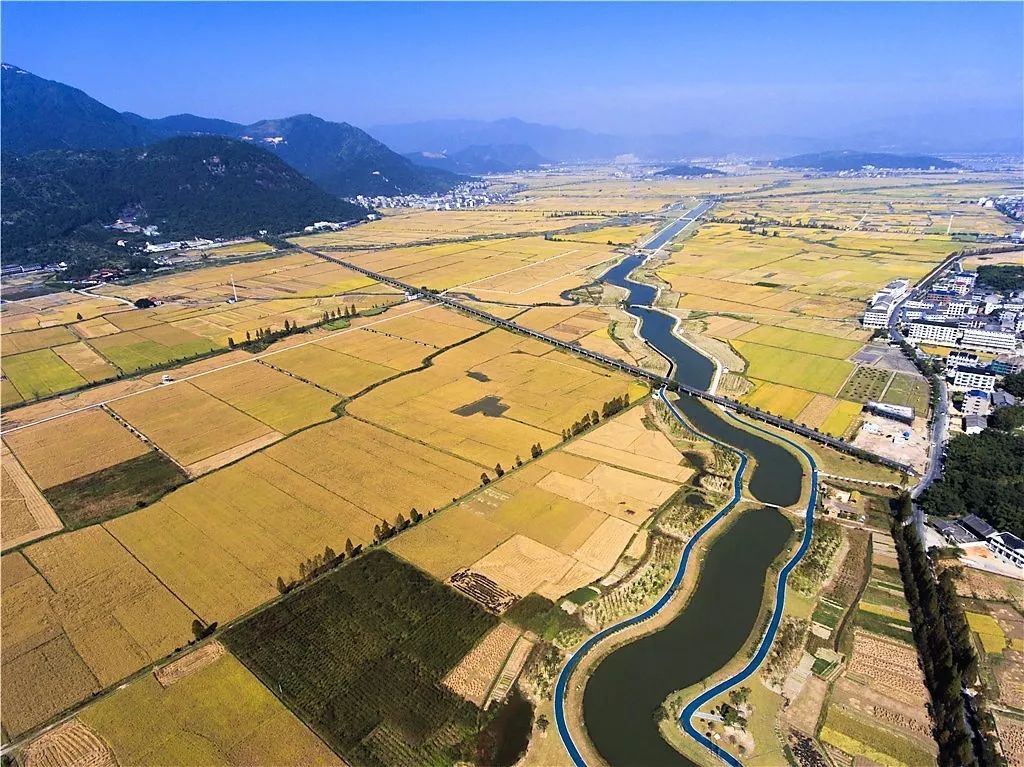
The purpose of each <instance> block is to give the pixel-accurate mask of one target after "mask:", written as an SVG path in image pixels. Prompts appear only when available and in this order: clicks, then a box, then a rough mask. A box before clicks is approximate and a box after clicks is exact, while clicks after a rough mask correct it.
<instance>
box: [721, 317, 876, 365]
mask: <svg viewBox="0 0 1024 767" xmlns="http://www.w3.org/2000/svg"><path fill="white" fill-rule="evenodd" d="M740 339H741V340H743V341H747V342H750V343H755V344H764V345H765V346H777V347H779V348H780V349H791V350H792V351H796V352H806V353H808V354H819V355H821V356H822V357H834V358H835V359H846V358H847V357H849V356H850V355H851V354H853V353H854V352H856V351H857V350H858V349H859V348H860V347H861V346H862V345H863V344H861V342H860V341H851V340H848V339H845V338H836V337H834V336H826V335H822V334H820V333H805V332H803V331H801V330H790V329H789V328H779V327H771V326H769V325H761V326H760V327H756V328H754V329H753V330H749V331H747V332H746V333H744V334H743V335H742V336H740Z"/></svg>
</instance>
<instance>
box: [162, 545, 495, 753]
mask: <svg viewBox="0 0 1024 767" xmlns="http://www.w3.org/2000/svg"><path fill="white" fill-rule="evenodd" d="M368 594H372V595H373V598H371V599H368V598H367V595H368ZM496 623H497V621H496V619H495V618H494V617H493V616H491V615H489V614H488V613H487V612H486V611H485V610H483V608H481V607H479V606H478V605H476V604H475V603H474V602H472V601H470V600H469V599H467V598H465V597H463V596H461V595H460V594H458V593H457V592H455V591H454V590H452V589H450V588H448V587H447V586H444V585H442V584H440V583H437V582H436V581H432V580H430V579H429V578H428V577H426V576H425V575H423V574H421V573H420V572H419V571H418V570H416V569H415V568H413V567H411V566H409V565H406V564H404V563H402V562H401V561H399V560H398V559H396V558H395V557H393V556H392V555H391V554H389V553H387V552H385V551H379V550H378V551H372V552H370V553H368V554H365V555H363V556H362V557H359V558H358V559H356V560H353V561H352V562H349V563H347V564H345V565H343V566H342V567H339V568H338V569H337V570H334V571H333V572H331V573H330V574H329V575H327V576H326V577H325V578H322V579H321V580H318V581H316V582H315V583H314V584H312V585H311V586H310V587H308V588H306V589H304V590H302V591H301V592H298V593H296V594H295V595H294V596H293V597H292V599H290V600H289V601H288V602H287V603H282V604H279V605H275V606H273V607H271V608H270V609H268V610H266V611H264V612H262V613H260V614H258V615H256V616H254V617H252V618H250V619H248V620H246V621H245V622H244V623H242V624H240V625H238V626H235V627H233V628H231V629H230V630H229V631H228V633H227V636H226V643H227V645H228V647H229V649H230V650H231V651H232V652H233V653H235V654H236V655H237V656H238V657H239V658H240V659H241V660H242V661H243V662H244V663H245V664H246V665H247V666H248V667H249V668H250V669H251V670H252V671H253V672H254V673H255V674H256V675H257V676H258V677H260V679H261V680H262V681H263V682H264V683H265V684H266V685H267V686H268V687H270V688H271V689H274V690H278V691H279V695H280V697H281V698H282V699H283V700H285V701H287V702H288V704H289V706H290V707H291V708H292V710H293V711H295V712H296V713H298V715H299V716H300V717H302V719H303V720H304V721H305V722H306V723H307V724H308V725H309V726H310V727H311V728H312V729H313V730H314V731H315V732H317V733H318V734H320V736H321V737H323V738H324V740H325V741H326V742H327V743H328V744H330V745H331V746H332V748H334V749H335V750H336V751H337V752H338V753H340V754H341V756H342V757H343V758H344V759H345V760H346V761H348V762H349V763H353V764H365V765H389V766H390V765H410V766H412V765H417V766H418V765H422V764H426V763H435V762H450V761H454V759H453V755H452V754H451V749H452V747H453V746H454V745H455V743H457V742H458V741H461V740H462V738H464V737H466V736H467V735H468V734H469V733H470V732H472V731H473V729H474V725H475V722H476V712H477V709H476V708H475V707H474V706H473V705H472V704H470V703H467V702H466V701H464V700H462V699H461V698H459V697H458V696H457V695H455V694H453V693H452V692H450V691H449V690H448V689H447V688H446V687H444V685H443V684H441V680H442V679H443V678H444V677H445V676H446V675H447V673H448V672H449V671H450V670H451V669H452V668H453V667H454V666H455V665H456V664H457V663H458V662H459V660H460V659H461V658H462V657H463V656H465V655H466V653H467V652H469V651H470V650H471V649H472V648H473V646H474V645H476V644H477V642H478V641H479V640H480V638H481V637H483V636H484V634H486V633H487V631H488V630H489V629H491V628H492V627H493V626H495V625H496ZM353 648H358V650H359V651H358V652H353V651H352V650H353ZM382 679H386V680H388V683H387V684H382V683H381V680H382ZM179 686H180V684H179V685H175V686H174V687H172V688H169V689H172V690H173V689H176V688H177V687H179Z"/></svg>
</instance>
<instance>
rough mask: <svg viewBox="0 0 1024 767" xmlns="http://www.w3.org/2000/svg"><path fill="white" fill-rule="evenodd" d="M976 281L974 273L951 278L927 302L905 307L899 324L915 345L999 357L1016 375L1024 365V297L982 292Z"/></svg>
mask: <svg viewBox="0 0 1024 767" xmlns="http://www.w3.org/2000/svg"><path fill="white" fill-rule="evenodd" d="M976 281H977V274H976V273H974V272H967V271H954V272H950V273H949V274H947V275H946V276H945V277H943V278H942V279H940V280H938V281H936V282H935V283H934V284H933V285H932V286H931V287H930V288H929V289H928V292H927V293H925V294H924V295H923V296H920V297H919V298H916V299H914V300H911V301H905V302H904V303H903V305H902V307H901V309H900V312H901V316H900V317H899V318H898V319H899V320H900V321H901V322H902V323H903V324H904V325H906V326H907V328H908V330H907V338H908V339H909V340H910V341H911V342H914V343H918V344H930V345H933V346H948V347H954V348H958V349H966V350H972V351H980V352H988V353H994V354H996V355H1000V357H1001V359H1000V364H1001V365H1003V366H1004V367H1006V368H1007V369H1006V370H1005V371H1004V372H1002V373H1000V374H1001V375H1005V374H1006V373H1007V372H1015V371H1014V370H1013V369H1012V368H1014V367H1017V366H1018V365H1019V364H1021V363H1019V362H1017V361H1015V358H1017V356H1018V353H1019V352H1020V351H1021V349H1022V334H1024V291H1017V292H1016V293H1013V294H1011V295H1009V296H1006V295H1003V294H1001V293H998V292H995V291H993V290H987V289H982V288H978V287H977V286H976V284H975V283H976ZM951 357H952V355H951ZM1021 362H1024V360H1022V361H1021ZM961 367H964V368H966V367H968V365H961ZM965 374H966V372H965ZM972 385H973V384H963V386H962V387H961V388H964V387H966V386H972Z"/></svg>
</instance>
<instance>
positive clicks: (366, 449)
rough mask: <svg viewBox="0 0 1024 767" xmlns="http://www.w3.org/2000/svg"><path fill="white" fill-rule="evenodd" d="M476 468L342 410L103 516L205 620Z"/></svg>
mask: <svg viewBox="0 0 1024 767" xmlns="http://www.w3.org/2000/svg"><path fill="white" fill-rule="evenodd" d="M479 474H480V472H479V467H476V466H474V465H472V464H469V463H466V462H464V461H461V460H459V459H457V458H454V457H452V456H449V455H446V454H444V453H442V452H439V451H437V450H435V449H434V448H431V447H428V446H426V445H422V444H419V443H416V442H411V441H409V440H406V439H403V438H402V437H399V436H397V435H394V434H391V433H389V432H385V431H381V430H380V429H377V428H376V427H374V426H371V425H369V424H365V423H362V422H360V421H357V420H355V419H353V418H349V417H345V418H341V419H339V420H337V421H332V422H330V423H327V424H324V425H321V426H316V427H314V428H311V429H307V430H305V431H303V432H301V433H299V434H297V435H295V436H293V437H291V438H290V439H287V440H285V441H283V442H281V443H279V444H277V445H275V446H273V447H271V448H269V449H267V450H264V451H262V452H260V453H257V454H255V455H252V456H250V457H248V458H245V459H243V460H241V461H239V462H237V463H235V464H233V465H232V466H230V467H227V468H225V469H222V470H220V471H217V472H214V473H212V474H210V475H208V476H206V477H203V478H201V479H199V480H197V481H196V482H193V483H191V484H189V485H186V486H184V487H182V488H179V489H178V490H175V491H174V492H172V493H170V494H168V495H166V496H164V498H163V499H162V500H160V501H159V502H157V503H155V504H153V505H152V506H149V507H147V508H145V509H142V510H140V511H137V512H134V513H132V514H128V515H125V516H123V517H120V518H118V519H116V520H113V521H111V522H108V523H106V525H105V526H106V527H107V528H108V529H109V530H110V531H111V532H112V533H113V534H114V535H116V536H117V538H118V539H119V540H120V541H121V542H122V543H123V545H124V546H125V547H126V548H127V549H128V550H129V551H130V552H131V553H132V555H133V556H135V557H136V558H137V559H138V560H139V561H140V562H142V563H143V564H145V566H146V567H147V568H148V569H149V570H150V571H151V572H153V573H154V574H156V575H157V576H158V577H159V578H160V579H161V581H162V582H163V583H165V584H167V585H168V587H169V588H170V589H171V590H172V591H173V592H174V593H175V594H176V595H177V596H178V597H179V598H180V599H181V600H182V601H183V602H184V603H185V604H187V605H188V606H189V607H190V608H191V609H192V610H193V611H195V612H196V613H197V614H199V615H201V616H202V617H203V618H204V619H205V620H208V621H214V620H216V621H225V620H229V619H230V618H233V617H236V616H237V615H240V614H241V613H244V612H246V611H248V610H251V609H252V608H254V607H256V606H257V605H259V604H260V603H262V602H264V601H266V600H267V599H269V598H271V597H272V596H273V595H274V594H276V593H277V591H276V585H275V584H276V581H277V578H278V577H282V578H284V579H285V580H286V581H287V580H292V579H294V578H296V577H297V576H298V574H299V573H298V567H299V564H300V563H303V562H305V561H306V560H308V559H309V558H310V557H312V556H313V555H315V554H318V553H322V552H323V550H324V547H325V546H331V547H332V548H333V549H334V550H335V551H344V549H345V543H346V540H347V539H351V541H352V542H353V544H360V543H363V544H366V543H370V542H372V539H373V528H374V527H375V525H377V524H378V523H379V522H380V521H381V520H383V519H387V520H389V521H390V522H392V523H393V522H394V519H395V516H396V515H397V514H398V513H399V512H402V513H404V514H405V516H406V518H408V517H409V514H410V510H411V509H412V508H414V507H415V508H418V509H422V510H424V511H429V510H430V509H431V508H434V507H440V506H443V505H446V504H447V503H450V502H451V500H452V499H453V498H455V497H458V496H461V495H463V494H464V493H465V492H467V491H468V490H470V489H472V488H473V487H475V486H476V485H477V484H478V483H479Z"/></svg>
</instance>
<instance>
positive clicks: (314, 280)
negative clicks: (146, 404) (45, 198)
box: [0, 254, 401, 405]
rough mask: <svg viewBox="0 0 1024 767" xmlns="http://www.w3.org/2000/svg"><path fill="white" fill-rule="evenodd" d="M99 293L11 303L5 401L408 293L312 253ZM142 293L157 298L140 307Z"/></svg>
mask: <svg viewBox="0 0 1024 767" xmlns="http://www.w3.org/2000/svg"><path fill="white" fill-rule="evenodd" d="M96 290H97V295H89V294H78V293H56V294H52V295H48V296H44V297H41V298H37V299H30V300H27V301H19V302H17V303H16V304H14V305H13V306H12V304H10V303H5V304H4V307H3V314H2V317H3V355H4V356H3V359H2V361H0V365H2V368H3V376H4V387H3V388H4V392H3V394H4V405H14V404H18V403H20V402H22V401H25V400H34V399H39V398H41V397H47V396H50V395H53V394H57V393H60V392H64V391H67V390H70V389H76V388H80V387H83V386H86V385H87V384H90V383H95V382H97V381H106V380H110V379H113V378H115V377H117V376H119V375H121V374H133V373H137V372H138V371H140V370H147V369H150V368H154V367H159V366H163V365H168V364H170V363H174V362H180V361H183V360H187V359H190V358H193V357H196V356H199V355H203V354H209V353H211V352H216V351H219V350H223V349H224V348H225V347H226V346H228V345H229V343H230V341H234V342H237V343H242V342H243V341H245V340H249V339H250V338H251V337H252V335H253V334H255V333H256V332H257V331H258V330H260V329H272V330H281V329H283V327H284V324H285V322H288V324H289V325H293V326H299V327H303V326H309V325H313V324H316V323H318V322H320V321H321V320H322V319H323V316H324V313H325V312H335V311H340V310H341V309H345V311H346V312H348V311H350V310H351V309H352V308H354V309H355V310H357V311H372V310H374V308H375V307H376V308H379V307H385V306H388V305H391V304H394V303H396V302H398V301H399V300H400V299H401V296H400V295H399V294H398V293H397V292H396V291H394V290H392V289H391V288H388V287H386V286H382V285H379V284H377V283H376V282H374V281H373V280H371V279H369V278H367V277H364V276H363V275H360V274H358V273H355V272H352V271H350V270H348V269H345V268H344V267H341V266H339V265H337V264H333V263H330V262H326V261H324V260H322V259H319V258H317V257H315V256H311V255H307V254H300V255H282V256H276V257H270V258H266V259H261V260H257V261H249V262H244V263H236V264H231V265H230V266H223V267H211V268H205V269H198V270H193V271H184V272H178V273H172V274H169V275H165V276H159V277H156V278H154V279H151V280H147V281H144V282H140V283H135V284H131V285H105V286H101V287H99V288H97V289H96ZM141 299H146V300H148V301H151V302H155V303H156V304H157V305H155V306H152V305H151V306H150V308H146V309H137V308H135V306H134V305H133V302H135V301H138V300H141ZM229 339H230V341H229Z"/></svg>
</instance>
